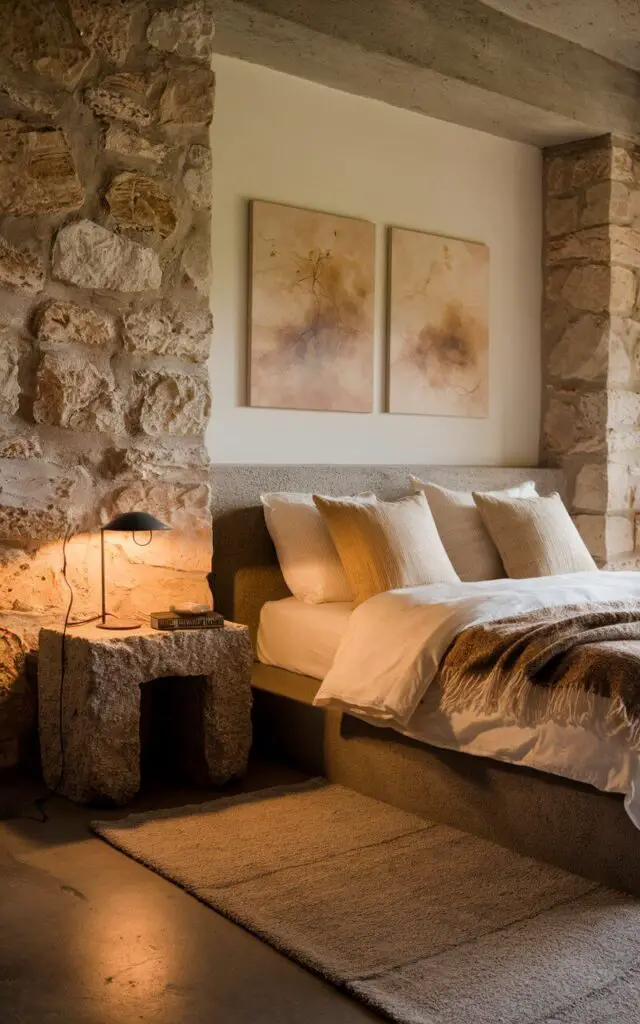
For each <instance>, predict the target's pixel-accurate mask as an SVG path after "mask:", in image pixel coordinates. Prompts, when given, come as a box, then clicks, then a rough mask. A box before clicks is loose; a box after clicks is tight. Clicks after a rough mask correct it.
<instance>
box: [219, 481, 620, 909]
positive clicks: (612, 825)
mask: <svg viewBox="0 0 640 1024" xmlns="http://www.w3.org/2000/svg"><path fill="white" fill-rule="evenodd" d="M410 473H413V474H415V475H416V476H419V477H421V478H423V479H428V480H433V481H434V482H436V483H439V484H442V485H443V486H445V487H453V488H457V489H460V490H471V489H474V490H493V489H497V488H503V487H509V486H512V485H514V484H517V483H522V482H523V481H525V480H528V479H533V480H535V481H536V483H537V485H538V489H539V491H540V492H541V493H549V492H551V491H553V490H560V491H562V478H561V475H560V474H559V473H558V471H556V470H549V469H507V468H497V467H487V468H484V467H473V468H461V467H430V466H377V467H368V466H336V467H334V466H232V465H227V466H217V467H215V468H214V469H213V494H214V497H213V503H214V507H213V518H214V548H215V556H214V572H213V574H212V588H213V593H214V599H215V603H216V608H217V609H218V610H219V611H221V612H223V613H224V614H225V615H226V616H227V617H228V618H231V619H234V620H235V621H237V622H243V623H246V624H247V625H248V626H249V627H250V629H251V633H252V637H253V638H254V640H255V636H256V632H257V626H258V620H259V615H260V609H261V607H262V605H263V604H264V603H265V601H269V600H276V599H278V598H282V597H288V596H290V595H289V591H288V589H287V587H286V585H285V583H284V580H283V579H282V575H281V573H280V570H279V567H278V564H277V560H276V556H275V552H274V549H273V546H272V544H271V540H270V538H269V535H268V533H267V530H266V527H265V524H264V517H263V514H262V509H261V506H260V499H259V496H260V494H261V493H263V492H265V491H298V492H312V491H316V492H321V493H325V494H335V495H337V494H354V493H357V492H359V491H364V490H373V491H374V492H375V493H376V494H377V495H378V496H379V497H381V498H387V499H390V498H396V497H400V496H401V495H402V494H406V493H407V492H408V486H407V484H408V477H409V474H410ZM319 685H320V684H319V682H318V680H317V679H312V678H310V677H308V676H302V675H297V674H296V673H293V672H288V671H285V670H284V669H279V668H273V667H271V666H267V665H261V664H258V663H256V664H255V666H254V672H253V687H254V742H255V749H256V750H257V751H258V752H259V753H261V754H264V755H266V756H270V757H272V758H274V759H277V760H280V761H281V762H284V763H287V764H289V765H290V766H292V767H295V768H298V769H300V770H301V771H304V772H307V773H309V774H311V775H324V776H325V777H327V778H328V779H330V780H331V781H333V782H339V783H342V784H343V785H345V786H349V787H350V788H352V789H354V790H357V791H358V792H360V793H364V794H367V795H369V796H373V797H377V798H378V799H381V800H385V801H387V802H389V803H391V804H394V805H395V806H397V807H401V808H403V809H405V810H409V811H413V812H415V813H418V814H421V815H423V816H425V817H428V818H432V819H434V820H436V821H440V822H445V823H447V824H450V825H454V826H456V827H458V828H462V829H464V830H466V831H468V832H472V833H474V834H476V835H479V836H485V837H487V838H489V839H492V840H494V841H495V842H497V843H500V844H502V845H503V846H507V847H510V848H512V849H515V850H518V851H520V852H522V853H526V854H530V855H531V856H533V857H537V858H539V859H542V860H546V861H549V862H551V863H554V864H558V865H560V866H562V867H566V868H568V869H570V870H573V871H576V872H579V873H580V874H583V875H585V876H587V877H592V878H594V879H596V880H598V881H602V882H605V883H607V884H610V885H612V886H615V887H619V888H624V889H628V890H629V891H632V892H635V893H638V894H640V832H638V831H637V830H636V829H635V827H634V826H633V824H632V823H631V821H630V820H629V818H628V817H627V815H626V813H625V810H624V806H623V798H622V797H621V796H616V795H611V794H606V793H601V792H598V791H597V790H595V789H593V788H591V787H589V786H586V785H582V784H580V783H575V782H571V781H569V780H566V779H563V778H559V777H557V776H554V775H550V774H547V773H544V772H538V771H535V770H533V769H527V768H522V767H516V766H513V765H508V764H504V763H501V762H499V761H494V760H492V759H489V758H481V757H474V756H471V755H469V754H463V753H459V752H453V751H446V750H442V749H439V748H436V747H432V746H428V745H427V744H425V743H420V742H418V741H415V740H411V739H408V738H406V737H403V736H401V735H400V734H399V733H397V732H394V731H393V730H391V729H380V728H376V727H375V726H371V725H368V724H367V723H365V722H363V721H361V720H359V719H357V718H355V717H354V716H352V715H347V714H343V713H341V712H339V711H333V710H324V709H320V708H315V707H313V706H312V702H313V698H314V695H315V693H316V690H317V689H318V687H319Z"/></svg>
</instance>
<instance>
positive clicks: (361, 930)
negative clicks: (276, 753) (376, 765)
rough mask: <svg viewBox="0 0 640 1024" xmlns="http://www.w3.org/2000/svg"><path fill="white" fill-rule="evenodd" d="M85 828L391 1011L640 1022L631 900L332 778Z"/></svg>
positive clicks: (504, 1019) (413, 1015)
mask: <svg viewBox="0 0 640 1024" xmlns="http://www.w3.org/2000/svg"><path fill="white" fill-rule="evenodd" d="M93 828H94V830H95V831H96V832H97V834H98V835H100V836H102V837H103V838H104V839H106V840H107V841H108V842H109V843H111V844H113V846H115V847H117V848H118V849H119V850H122V851H123V852H124V853H127V854H129V855H130V856H131V857H134V858H135V859H136V860H137V861H140V862H141V863H142V864H145V865H147V867H150V868H151V869H152V870H154V871H157V872H158V873H159V874H161V875H163V876H164V877H165V878H168V879H170V880H171V881H173V882H175V883H176V884H177V885H179V886H181V887H182V888H183V889H186V890H187V891H188V892H190V893H192V894H193V895H194V896H196V897H197V898H198V899H200V900H202V901H203V902H204V903H207V904H209V906H211V907H213V908H214V909H215V910H218V911H220V913H222V914H224V915H225V916H226V917H229V918H231V920H233V921H236V922H237V923H239V924H241V925H243V926H244V927H245V928H247V929H248V930H249V931H251V932H253V933H255V934H256V935H259V936H260V937H261V938H262V939H264V940H265V941H266V942H268V943H270V944H271V945H273V946H275V947H276V948H277V949H279V950H281V951H282V952H283V953H286V954H287V955H288V956H290V957H292V958H293V959H295V960H298V961H299V962H300V963H302V964H305V965H306V966H307V967H309V968H311V969H312V970H314V971H316V972H317V973H319V974H321V975H322V976H323V977H325V978H327V979H328V980H330V981H331V982H333V983H334V984H335V985H338V986H340V987H341V988H343V989H345V990H347V991H348V992H350V993H351V994H352V995H353V996H355V997H356V998H358V999H360V1000H362V1001H363V1002H365V1003H367V1004H368V1005H370V1006H372V1007H374V1008H375V1009H377V1010H378V1011H379V1012H381V1013H382V1014H383V1015H385V1016H387V1017H389V1018H390V1019H391V1020H394V1021H400V1022H403V1024H467V1022H468V1024H596V1022H598V1024H604V1022H605V1021H606V1022H607V1024H632V1022H633V1024H637V1022H638V1020H640V901H637V900H635V899H634V898H632V897H630V896H625V895H623V894H620V893H617V892H613V891H611V890H610V889H606V888H604V887H603V886H600V885H597V884H595V883H593V882H590V881H587V880H585V879H583V878H579V877H577V876H576V875H570V874H568V873H567V872H565V871H562V870H560V869H559V868H554V867H550V866H549V865H546V864H541V863H538V862H536V861H533V860H529V859H528V858H526V857H520V856H518V855H516V854H514V853H511V852H509V851H508V850H504V849H502V848H501V847H499V846H495V845H493V844H492V843H489V842H486V841H484V840H481V839H477V838H475V837H474V836H470V835H467V834H466V833H464V832H459V831H457V830H456V829H453V828H448V827H446V826H443V825H436V824H433V823H431V822H428V821H424V820H423V819H421V818H417V817H414V816H413V815H411V814H405V813H404V812H402V811H398V810H396V809H394V808H393V807H390V806H389V805H387V804H383V803H379V802H378V801H375V800H370V799H368V798H367V797H363V796H359V795H358V794H356V793H354V792H352V791H351V790H348V789H344V788H343V787H341V786H333V785H329V784H328V783H324V782H322V781H319V780H316V781H314V782H312V783H308V784H304V785H302V786H295V787H287V788H279V789H267V790H261V791H258V792H255V793H250V794H246V795H243V796H240V797H233V798H230V799H223V800H216V801H213V802H211V803H207V804H203V805H200V806H193V807H183V808H180V809H177V810H171V811H161V812H151V813H148V814H141V815H132V816H130V817H129V818H125V819H124V820H123V821H120V822H97V823H95V824H94V826H93ZM639 839H640V837H639ZM639 845H640V844H639Z"/></svg>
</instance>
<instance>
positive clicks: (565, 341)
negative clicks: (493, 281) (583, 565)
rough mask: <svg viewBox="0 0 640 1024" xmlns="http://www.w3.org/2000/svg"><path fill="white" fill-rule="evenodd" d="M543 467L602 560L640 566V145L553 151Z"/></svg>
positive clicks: (607, 142) (547, 207)
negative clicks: (558, 474) (561, 479)
mask: <svg viewBox="0 0 640 1024" xmlns="http://www.w3.org/2000/svg"><path fill="white" fill-rule="evenodd" d="M544 232H545V237H544V284H545V290H544V309H543V381H544V395H543V430H542V459H543V462H545V463H546V464H547V465H559V466H561V467H562V468H563V469H564V470H565V472H566V474H567V480H568V493H569V497H570V500H571V510H572V512H573V513H574V514H575V517H576V523H577V525H578V528H579V530H580V532H581V534H582V536H583V537H584V539H585V542H586V543H587V546H588V547H589V550H590V551H591V553H592V554H593V556H594V557H595V558H596V560H597V561H598V563H599V564H600V565H603V566H605V565H606V566H609V567H620V568H621V567H630V566H634V567H635V566H636V565H640V550H637V548H638V547H639V546H638V545H637V544H636V539H635V519H636V511H635V509H636V489H637V485H638V483H640V393H639V392H640V306H639V291H640V289H639V285H640V149H638V148H637V147H634V146H633V145H631V144H630V143H625V142H623V141H621V140H618V139H614V138H613V137H611V136H604V137H602V138H598V139H592V140H587V141H585V142H581V143H578V144H571V145H566V146H558V147H554V148H552V149H548V150H546V151H545V154H544Z"/></svg>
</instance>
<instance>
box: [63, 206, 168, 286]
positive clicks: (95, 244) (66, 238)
mask: <svg viewBox="0 0 640 1024" xmlns="http://www.w3.org/2000/svg"><path fill="white" fill-rule="evenodd" d="M53 273H54V275H55V276H56V277H57V278H59V279H60V280H62V281H68V282H69V283H70V284H76V285H78V286H79V287H80V288H98V289H103V290H108V291H121V292H141V291H145V290H147V289H157V288H159V287H160V284H161V282H162V271H161V270H160V263H159V261H158V256H157V254H156V253H155V252H154V251H153V250H152V249H148V248H147V247H146V246H143V245H139V244H138V243H137V242H131V241H129V240H128V239H126V238H121V237H120V236H119V235H116V234H114V233H113V232H112V231H107V230H106V228H103V227H100V225H98V224H94V223H93V221H89V220H81V221H77V222H76V223H75V224H69V225H67V227H64V228H62V229H61V230H60V231H59V232H58V236H57V238H56V242H55V245H54V248H53Z"/></svg>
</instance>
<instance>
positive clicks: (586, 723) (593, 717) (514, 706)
mask: <svg viewBox="0 0 640 1024" xmlns="http://www.w3.org/2000/svg"><path fill="white" fill-rule="evenodd" d="M440 683H441V687H442V696H441V699H440V710H441V711H443V712H445V713H447V714H456V713H461V712H469V711H471V712H473V713H474V714H478V715H492V714H496V715H500V716H501V717H502V718H506V719H511V720H513V722H514V723H515V722H517V723H518V725H523V724H524V725H529V726H531V727H532V728H533V727H536V726H539V725H542V724H544V723H545V722H549V721H552V722H555V723H556V724H558V725H565V726H566V725H570V726H578V727H582V728H584V727H593V726H600V725H601V724H602V722H603V718H602V703H601V702H602V701H603V700H605V701H606V703H607V711H606V714H605V717H604V726H605V730H606V734H607V735H608V736H616V735H619V734H620V733H622V732H624V733H626V735H627V739H628V742H629V743H630V745H631V746H632V747H633V748H634V749H636V750H640V719H638V718H637V717H636V716H633V717H632V716H630V715H629V713H628V710H627V708H626V707H625V704H624V701H623V700H622V698H621V697H620V696H617V695H615V696H612V697H611V698H603V697H600V696H599V695H598V694H595V693H589V692H587V691H585V690H583V689H580V688H579V687H558V688H554V687H551V688H548V687H544V686H535V685H532V684H531V680H530V679H529V678H528V677H527V676H526V675H525V674H524V673H523V672H518V673H513V674H511V673H510V674H509V678H508V681H506V682H505V678H504V671H503V670H502V669H495V670H493V671H492V672H490V673H489V674H488V675H487V674H486V673H484V672H483V673H481V674H480V673H475V674H471V673H458V672H456V671H455V670H452V669H451V668H449V667H447V666H443V667H442V670H441V673H440Z"/></svg>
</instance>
